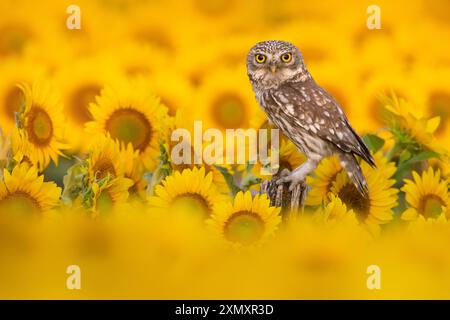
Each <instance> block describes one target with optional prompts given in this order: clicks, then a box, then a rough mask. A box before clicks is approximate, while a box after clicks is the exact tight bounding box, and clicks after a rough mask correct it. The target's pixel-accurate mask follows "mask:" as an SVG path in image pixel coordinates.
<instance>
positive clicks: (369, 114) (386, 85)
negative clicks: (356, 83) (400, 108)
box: [353, 72, 419, 132]
mask: <svg viewBox="0 0 450 320" xmlns="http://www.w3.org/2000/svg"><path fill="white" fill-rule="evenodd" d="M414 85H416V86H417V84H414V83H411V80H410V79H409V78H407V77H406V76H403V75H402V74H401V73H398V72H384V73H379V74H377V75H376V76H374V77H372V78H371V79H369V80H367V81H365V83H364V85H363V88H362V93H361V94H360V95H358V96H359V99H360V102H359V104H360V105H361V106H364V107H359V108H355V109H354V110H353V111H354V115H353V116H354V118H357V119H361V121H364V127H365V130H366V131H369V132H370V131H376V130H379V129H380V128H381V127H382V126H383V125H385V124H386V118H387V116H388V112H387V111H386V108H385V102H384V101H382V100H383V99H382V96H383V95H385V96H386V95H390V94H391V93H392V92H393V93H394V94H395V95H396V96H397V97H399V98H402V99H406V100H407V101H411V102H412V103H414V104H416V103H417V102H416V101H414V100H413V97H412V95H411V91H412V90H411V87H412V86H414ZM416 90H419V89H416Z"/></svg>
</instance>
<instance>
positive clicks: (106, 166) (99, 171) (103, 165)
mask: <svg viewBox="0 0 450 320" xmlns="http://www.w3.org/2000/svg"><path fill="white" fill-rule="evenodd" d="M92 171H93V172H94V174H95V177H96V178H97V179H103V178H105V177H106V176H107V175H108V173H109V175H110V176H111V178H114V177H115V176H116V175H117V172H116V169H115V168H114V164H113V163H112V162H111V160H110V159H105V158H101V159H99V160H98V161H97V162H96V163H95V164H94V166H93V168H92Z"/></svg>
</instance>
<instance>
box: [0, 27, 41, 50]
mask: <svg viewBox="0 0 450 320" xmlns="http://www.w3.org/2000/svg"><path fill="white" fill-rule="evenodd" d="M32 38H33V34H32V32H31V31H30V29H28V28H26V27H25V26H20V25H5V26H3V27H2V28H0V56H6V55H9V54H15V53H20V52H22V50H23V48H24V47H25V45H26V43H27V42H28V41H29V40H30V39H32Z"/></svg>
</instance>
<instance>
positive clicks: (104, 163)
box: [86, 135, 128, 182]
mask: <svg viewBox="0 0 450 320" xmlns="http://www.w3.org/2000/svg"><path fill="white" fill-rule="evenodd" d="M90 150H91V151H90V154H89V157H88V158H87V160H86V162H87V166H88V172H89V181H91V182H94V181H97V180H101V179H103V178H105V177H106V176H109V177H111V178H116V177H123V171H124V170H123V162H122V161H124V160H123V157H122V154H121V152H120V146H119V143H118V142H117V141H114V140H112V139H111V138H109V137H107V136H104V135H100V136H99V137H98V138H97V139H96V140H95V141H94V142H93V143H92V145H91V147H90ZM127 160H128V159H127Z"/></svg>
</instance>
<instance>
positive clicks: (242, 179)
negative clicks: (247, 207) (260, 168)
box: [214, 163, 261, 196]
mask: <svg viewBox="0 0 450 320" xmlns="http://www.w3.org/2000/svg"><path fill="white" fill-rule="evenodd" d="M214 167H215V168H216V169H217V170H219V172H220V173H221V174H222V175H223V177H224V178H225V181H226V183H227V185H228V187H229V188H230V191H231V194H232V195H233V196H235V195H236V194H237V193H238V192H239V191H244V192H245V191H247V190H249V189H250V188H251V187H252V186H254V185H257V184H259V183H261V178H259V177H257V176H256V175H255V174H254V173H253V171H252V169H253V164H251V163H247V164H246V165H245V168H244V169H243V170H237V171H236V172H235V173H234V174H232V173H231V172H230V171H229V170H228V169H227V168H225V167H221V166H218V165H215V166H214Z"/></svg>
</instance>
